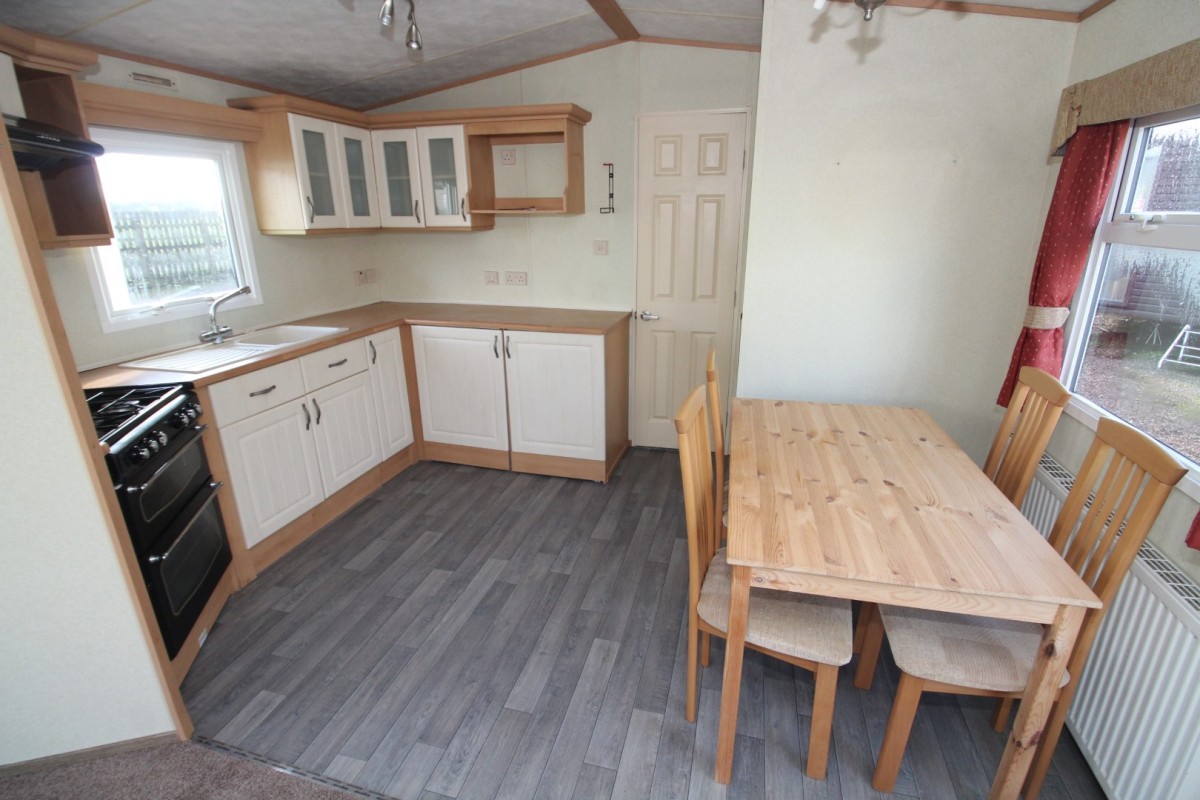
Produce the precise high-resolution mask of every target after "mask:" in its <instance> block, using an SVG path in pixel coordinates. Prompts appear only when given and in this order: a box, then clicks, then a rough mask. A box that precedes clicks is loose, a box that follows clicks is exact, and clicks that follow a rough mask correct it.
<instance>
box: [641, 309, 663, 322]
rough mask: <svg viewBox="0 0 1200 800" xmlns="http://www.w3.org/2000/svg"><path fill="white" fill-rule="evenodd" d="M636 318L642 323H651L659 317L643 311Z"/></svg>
mask: <svg viewBox="0 0 1200 800" xmlns="http://www.w3.org/2000/svg"><path fill="white" fill-rule="evenodd" d="M638 318H639V319H640V320H641V321H642V322H653V321H654V320H656V319H659V316H658V314H652V313H650V312H649V311H643V312H641V313H639V314H638Z"/></svg>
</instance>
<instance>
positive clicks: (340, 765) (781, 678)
mask: <svg viewBox="0 0 1200 800" xmlns="http://www.w3.org/2000/svg"><path fill="white" fill-rule="evenodd" d="M678 484H679V477H678V460H677V456H676V454H675V453H674V452H663V451H653V450H633V451H632V452H631V453H630V454H629V455H628V456H627V457H626V458H625V460H624V461H623V462H622V463H621V465H620V467H619V468H618V471H617V474H616V476H615V478H614V480H613V481H612V483H610V484H609V485H607V486H601V485H599V484H595V483H588V482H581V481H569V480H563V479H557V478H542V477H538V476H532V475H518V474H515V473H506V472H499V471H493V470H483V469H474V468H470V467H459V466H454V465H448V464H434V463H422V464H418V465H417V466H415V467H413V468H411V469H409V470H408V471H406V472H405V473H404V474H402V475H400V476H399V477H398V478H396V479H395V480H393V481H392V482H390V483H389V484H387V485H386V486H384V487H383V488H382V489H381V490H380V491H379V492H377V493H376V494H375V495H373V496H372V497H370V498H369V499H367V500H366V501H364V502H363V503H362V504H360V505H359V506H358V507H356V508H355V509H353V510H352V511H351V512H350V513H348V514H347V515H346V516H344V517H343V518H341V519H340V520H338V521H336V522H335V523H333V524H332V525H330V526H329V527H327V528H326V529H325V530H323V531H321V532H320V533H318V534H317V535H316V536H314V537H313V538H311V539H310V540H309V541H307V542H305V543H304V544H303V545H302V546H301V547H299V548H297V549H296V550H295V551H294V552H292V553H291V554H289V555H288V556H287V557H285V558H284V559H282V560H281V561H280V562H279V563H277V564H275V565H274V566H273V567H272V568H271V569H269V570H267V571H266V572H264V573H263V575H261V576H260V577H259V579H258V580H257V581H255V583H254V584H252V585H251V586H250V587H248V588H247V589H245V590H244V591H242V592H240V593H239V594H238V595H236V596H235V597H234V598H232V599H231V600H230V602H229V604H228V606H227V607H226V609H225V611H224V613H222V615H221V617H220V620H219V621H218V624H217V625H216V627H215V628H214V630H213V632H212V635H211V636H210V637H209V639H208V643H207V644H206V645H205V647H204V649H203V651H202V652H201V654H200V657H199V659H198V660H197V662H196V664H195V667H194V668H193V669H192V672H191V673H190V674H189V676H188V678H187V681H186V682H185V683H184V686H183V692H184V697H185V699H186V701H187V705H188V708H189V710H190V711H191V713H192V716H193V718H194V720H195V723H196V731H197V734H198V735H200V736H202V737H206V738H209V739H212V740H215V741H217V742H220V743H224V744H226V745H229V746H232V747H235V748H239V749H241V750H243V751H248V752H250V753H255V754H258V755H261V756H263V757H265V758H267V759H270V760H272V761H275V762H279V763H282V764H287V765H291V766H294V767H296V768H298V769H300V770H304V771H307V772H309V773H318V774H322V775H325V776H328V777H329V778H330V779H332V780H334V781H339V782H342V783H344V784H349V785H353V786H357V787H362V788H364V789H367V790H371V792H373V793H378V794H381V795H388V796H392V797H397V798H410V797H412V798H417V797H421V798H429V799H432V798H438V797H443V796H444V797H458V798H485V797H512V798H538V797H545V798H570V797H585V798H592V797H601V798H608V797H612V798H627V797H629V798H639V797H656V798H658V797H662V798H666V797H677V798H686V797H723V796H728V797H750V798H760V797H793V798H800V797H804V798H808V799H809V800H815V799H816V798H822V799H824V798H831V799H833V800H836V799H838V798H842V799H844V800H850V799H851V798H864V797H876V796H878V794H877V793H876V792H875V791H874V790H872V789H871V786H870V774H871V770H872V765H873V758H874V753H875V751H876V748H877V747H878V743H879V740H880V738H881V736H882V731H883V727H884V724H885V721H886V718H887V713H888V708H889V704H890V701H891V693H892V691H893V687H894V684H895V672H894V667H893V666H892V665H891V664H890V662H888V660H887V659H886V658H884V659H882V661H883V662H885V663H883V664H881V666H880V673H879V676H878V677H877V679H876V681H875V688H874V689H873V690H872V691H870V692H860V691H857V690H856V689H854V688H853V686H852V684H851V681H850V676H851V670H852V667H853V662H852V663H851V664H850V665H848V666H847V667H846V668H844V669H843V672H842V680H841V681H840V683H839V688H838V699H837V709H836V712H835V721H834V742H833V752H832V755H831V760H830V769H829V778H828V779H827V780H825V781H823V782H816V781H811V780H809V779H808V778H807V777H805V775H804V773H803V762H804V753H805V748H806V746H807V744H806V740H807V736H808V716H807V715H808V713H809V708H810V703H811V692H812V681H811V678H810V676H809V675H808V673H806V672H803V671H800V670H793V668H792V667H790V666H788V665H785V664H781V663H779V662H775V661H773V660H770V659H766V658H763V657H761V656H759V655H758V654H755V653H748V654H747V658H746V667H745V677H744V682H743V690H742V702H741V717H740V719H739V721H738V737H737V749H736V755H735V759H734V777H733V782H732V783H731V784H730V786H729V787H728V788H726V787H722V786H719V785H717V784H716V783H715V782H714V781H713V780H712V769H713V754H714V750H715V740H716V722H717V708H718V704H719V699H720V678H721V663H722V662H721V648H720V645H719V644H717V645H716V646H715V648H714V658H713V664H712V666H710V667H709V668H708V669H707V670H704V671H703V677H702V691H701V697H700V712H699V719H698V720H697V723H696V724H695V725H692V724H689V723H688V722H687V721H685V720H684V718H683V707H684V697H683V695H684V692H683V682H684V663H685V662H684V650H685V648H684V641H685V635H686V626H683V625H682V624H681V623H682V621H683V611H684V598H685V596H686V589H687V549H686V543H685V539H684V538H683V537H684V535H685V533H684V527H683V517H682V505H681V502H682V501H681V497H680V490H679V486H678ZM989 715H990V705H988V704H986V703H983V702H981V701H977V700H973V699H968V698H963V699H961V700H960V699H956V698H949V697H938V696H929V697H927V698H926V699H925V701H924V702H923V705H922V709H921V712H920V714H919V715H918V717H917V723H916V726H915V728H914V733H913V736H912V739H911V741H910V743H909V748H908V756H907V757H906V760H905V765H904V768H903V770H902V772H901V775H900V780H899V782H898V784H897V791H896V796H908V797H919V798H926V799H928V800H932V799H934V798H976V797H986V795H987V788H988V785H989V783H990V778H991V775H992V774H993V772H994V770H995V767H996V764H997V763H998V761H999V757H1000V752H1001V750H1002V748H1003V743H1004V737H1003V735H1002V734H997V733H994V732H993V731H992V730H991V729H990V728H989V727H988V718H989ZM1103 796H1104V795H1103V793H1102V791H1101V789H1100V788H1099V786H1098V784H1097V783H1096V781H1095V779H1094V778H1093V777H1092V775H1091V773H1090V772H1089V771H1088V768H1087V765H1086V763H1085V762H1084V761H1083V759H1082V757H1081V756H1080V754H1079V751H1078V749H1077V748H1076V747H1075V745H1074V743H1073V742H1071V741H1070V739H1069V736H1064V741H1063V743H1062V744H1060V745H1059V748H1058V753H1057V754H1056V757H1055V764H1054V767H1053V774H1052V775H1051V777H1050V778H1049V779H1048V780H1047V783H1046V787H1045V789H1044V790H1043V792H1042V797H1043V798H1046V799H1047V800H1051V799H1052V798H1073V799H1074V800H1084V799H1085V798H1100V799H1102V798H1103Z"/></svg>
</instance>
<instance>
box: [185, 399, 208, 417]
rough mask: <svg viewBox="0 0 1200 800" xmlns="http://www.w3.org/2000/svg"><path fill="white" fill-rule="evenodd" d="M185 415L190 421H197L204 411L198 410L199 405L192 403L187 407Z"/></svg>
mask: <svg viewBox="0 0 1200 800" xmlns="http://www.w3.org/2000/svg"><path fill="white" fill-rule="evenodd" d="M187 413H188V416H189V417H191V418H192V419H197V418H199V416H200V415H201V414H203V413H204V409H202V408H200V404H199V403H192V404H191V405H190V406H188V407H187Z"/></svg>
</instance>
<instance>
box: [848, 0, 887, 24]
mask: <svg viewBox="0 0 1200 800" xmlns="http://www.w3.org/2000/svg"><path fill="white" fill-rule="evenodd" d="M886 2H887V0H854V5H856V6H858V7H859V8H861V9H862V10H863V19H865V20H867V21H868V22H869V21H870V20H871V17H873V16H875V9H877V8H879V7H880V6H881V5H883V4H884V3H886Z"/></svg>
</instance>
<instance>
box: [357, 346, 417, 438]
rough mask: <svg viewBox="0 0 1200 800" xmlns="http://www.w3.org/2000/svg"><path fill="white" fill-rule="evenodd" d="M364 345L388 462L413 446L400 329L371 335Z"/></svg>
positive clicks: (376, 413)
mask: <svg viewBox="0 0 1200 800" xmlns="http://www.w3.org/2000/svg"><path fill="white" fill-rule="evenodd" d="M364 341H365V342H366V346H367V364H368V370H369V373H370V376H371V394H372V396H373V397H374V398H375V415H376V417H377V419H378V421H379V441H380V444H381V445H382V446H383V457H384V458H388V457H389V456H394V455H395V454H396V453H399V452H400V451H401V450H403V449H404V448H406V447H408V446H409V445H410V444H412V443H413V429H412V415H411V414H409V411H408V380H407V378H406V377H405V375H404V351H403V350H402V349H401V347H400V329H399V328H388V329H387V330H386V331H380V332H379V333H375V334H371V335H370V336H368V337H367V338H366V339H365V340H364Z"/></svg>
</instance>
